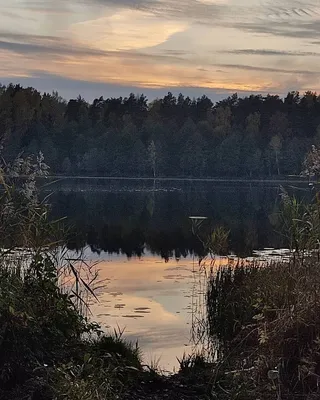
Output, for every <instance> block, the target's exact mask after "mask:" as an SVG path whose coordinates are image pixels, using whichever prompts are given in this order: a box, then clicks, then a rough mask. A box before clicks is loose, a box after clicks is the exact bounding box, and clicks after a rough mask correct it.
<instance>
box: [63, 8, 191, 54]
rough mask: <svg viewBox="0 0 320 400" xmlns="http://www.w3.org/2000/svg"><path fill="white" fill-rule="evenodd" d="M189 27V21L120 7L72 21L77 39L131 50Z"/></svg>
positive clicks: (101, 47) (159, 42)
mask: <svg viewBox="0 0 320 400" xmlns="http://www.w3.org/2000/svg"><path fill="white" fill-rule="evenodd" d="M186 29H187V24H186V23H181V22H175V21H163V20H161V19H158V18H156V17H155V16H154V15H152V14H150V13H146V12H143V11H137V10H121V11H118V12H115V13H113V14H112V15H105V16H102V17H100V18H97V19H93V20H89V21H85V22H81V23H77V24H73V25H72V26H71V27H70V34H71V37H72V38H74V39H75V40H77V41H79V42H82V43H94V46H95V47H97V48H100V49H105V50H132V49H141V48H146V47H153V46H156V45H159V44H161V43H163V42H165V41H166V40H168V38H169V37H170V36H172V35H173V34H175V33H178V32H182V31H184V30H186Z"/></svg>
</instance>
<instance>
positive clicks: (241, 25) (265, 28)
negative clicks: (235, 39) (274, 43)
mask: <svg viewBox="0 0 320 400" xmlns="http://www.w3.org/2000/svg"><path fill="white" fill-rule="evenodd" d="M229 27H233V28H236V29H239V30H242V31H245V32H250V33H260V34H265V35H273V36H281V37H289V38H297V39H318V38H319V35H320V24H319V21H318V20H315V21H302V22H297V21H287V22H286V23H284V22H283V21H281V22H280V21H272V22H271V21H267V20H266V21H261V22H235V23H231V24H229Z"/></svg>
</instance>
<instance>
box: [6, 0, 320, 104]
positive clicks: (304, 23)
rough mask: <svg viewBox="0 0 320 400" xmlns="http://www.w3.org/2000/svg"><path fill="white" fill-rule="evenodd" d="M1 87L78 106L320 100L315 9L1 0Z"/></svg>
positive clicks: (232, 1)
mask: <svg viewBox="0 0 320 400" xmlns="http://www.w3.org/2000/svg"><path fill="white" fill-rule="evenodd" d="M0 6H1V7H0V14H1V28H0V81H1V82H2V83H8V82H15V83H16V82H20V83H21V84H23V85H31V86H34V87H36V88H38V89H39V90H42V91H43V90H46V91H52V90H53V89H57V90H58V91H59V93H60V94H61V95H62V96H64V97H66V98H69V97H72V96H77V95H78V94H79V93H81V94H82V95H83V96H84V97H85V98H86V99H88V100H91V99H93V98H94V97H98V96H100V95H103V96H104V97H110V96H119V95H122V96H123V95H127V94H128V93H129V92H131V91H133V92H134V93H146V94H147V95H148V97H149V98H153V97H156V96H159V95H163V94H164V93H166V92H167V91H168V90H171V91H173V92H174V93H178V92H180V91H182V92H183V93H185V94H188V95H191V96H199V95H201V94H203V93H204V94H207V95H209V96H210V97H212V98H213V99H214V100H215V99H217V98H220V97H222V96H225V95H226V94H229V93H233V92H238V93H247V92H248V93H252V92H261V93H268V92H270V93H278V94H285V93H286V92H287V91H289V90H300V91H305V90H317V91H320V80H319V61H320V46H319V44H320V3H319V0H78V1H76V0H69V1H67V0H54V1H53V0H0Z"/></svg>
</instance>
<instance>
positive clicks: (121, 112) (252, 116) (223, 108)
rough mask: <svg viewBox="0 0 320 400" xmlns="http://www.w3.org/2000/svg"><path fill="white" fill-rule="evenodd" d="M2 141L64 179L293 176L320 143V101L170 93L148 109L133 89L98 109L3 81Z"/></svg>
mask: <svg viewBox="0 0 320 400" xmlns="http://www.w3.org/2000/svg"><path fill="white" fill-rule="evenodd" d="M0 139H1V141H2V146H3V153H4V156H5V157H6V159H7V160H9V161H10V160H11V159H13V157H15V156H16V155H17V154H18V153H20V152H24V153H26V154H31V153H35V152H37V151H39V150H41V151H42V152H43V153H44V155H45V158H46V160H47V162H48V163H49V164H50V165H51V170H52V172H53V173H56V174H69V175H80V174H84V175H104V176H110V175H113V176H137V177H143V176H148V177H154V176H156V177H161V176H167V177H170V176H172V177H175V176H181V177H215V176H219V177H220V176H221V177H244V178H245V177H247V178H254V177H269V176H279V175H283V176H285V175H291V174H298V173H299V172H300V170H301V164H302V160H303V158H304V155H305V154H306V152H307V151H308V149H309V148H310V146H311V144H317V145H319V143H320V96H318V95H317V94H316V93H313V92H306V93H305V94H299V93H298V92H290V93H288V95H287V96H286V97H285V98H284V99H282V98H280V97H279V96H274V95H267V96H262V95H250V96H247V97H243V98H240V97H238V95H237V94H234V95H232V96H229V97H228V98H226V99H224V100H221V101H219V102H217V103H216V104H213V103H212V101H211V100H210V99H209V98H208V97H206V96H202V97H199V98H197V99H191V98H189V97H185V96H183V95H182V94H180V95H179V96H178V97H175V96H174V95H173V94H172V93H170V92H169V93H168V94H167V95H166V96H164V97H163V98H160V99H156V100H154V101H152V102H150V103H148V100H147V98H146V97H145V96H144V95H134V94H132V93H131V94H130V95H129V96H128V97H125V98H122V97H119V98H108V99H104V97H99V98H97V99H95V100H94V101H93V102H92V103H91V104H90V103H88V102H87V101H85V100H84V99H83V98H82V97H81V96H78V97H77V98H76V99H71V100H70V101H69V102H66V101H65V100H64V99H62V98H61V97H60V96H59V95H58V93H57V92H53V93H52V94H48V93H44V94H41V93H40V92H38V91H37V90H35V89H33V88H30V87H29V88H23V87H22V86H20V85H12V84H10V85H8V86H3V85H0ZM151 144H152V146H151V147H150V145H151Z"/></svg>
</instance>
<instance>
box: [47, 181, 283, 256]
mask: <svg viewBox="0 0 320 400" xmlns="http://www.w3.org/2000/svg"><path fill="white" fill-rule="evenodd" d="M158 185H159V186H161V184H159V183H158ZM180 186H182V189H183V191H174V192H170V191H153V190H150V191H140V192H138V191H136V192H120V191H118V192H101V191H91V192H89V191H88V192H79V191H76V192H58V193H56V194H55V195H54V198H53V214H54V216H55V217H58V216H59V217H60V216H67V217H68V220H69V221H70V222H71V225H72V232H71V233H72V235H70V236H73V235H74V234H75V239H73V240H72V241H71V240H70V241H69V243H68V246H69V247H70V248H72V249H81V248H82V247H83V246H85V245H86V244H87V245H89V246H90V247H91V249H92V250H93V251H95V252H101V251H104V252H109V253H122V254H126V255H127V256H128V257H131V256H134V255H136V256H141V255H142V254H143V252H144V251H145V250H147V251H150V252H151V253H154V254H158V255H161V256H162V257H163V258H165V259H167V258H169V257H176V258H180V257H185V256H187V255H188V254H189V253H196V254H201V252H202V245H201V243H200V241H199V240H198V239H196V238H195V237H194V236H193V235H192V232H191V227H190V221H189V219H188V217H189V216H190V215H204V216H207V217H208V218H209V220H208V221H209V222H208V223H206V228H204V232H203V234H204V235H205V232H206V229H207V230H208V231H209V229H210V228H213V227H216V226H224V227H225V228H226V229H228V230H230V251H233V252H235V253H236V254H238V255H240V256H247V255H250V254H251V253H252V250H254V249H259V248H264V247H277V246H280V245H281V242H280V237H279V236H278V235H277V234H276V233H275V230H274V227H273V226H272V225H271V223H270V221H269V215H271V214H272V213H274V206H275V200H276V198H277V189H275V188H273V189H272V188H266V187H257V186H255V187H251V188H250V187H245V188H244V187H234V186H233V187H226V186H216V187H215V188H212V189H211V188H209V184H206V185H205V186H204V185H203V184H202V185H200V184H199V183H198V184H195V183H190V182H189V183H181V184H180ZM113 189H114V188H113ZM158 189H163V188H161V187H159V188H158ZM208 189H210V190H209V191H208Z"/></svg>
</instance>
